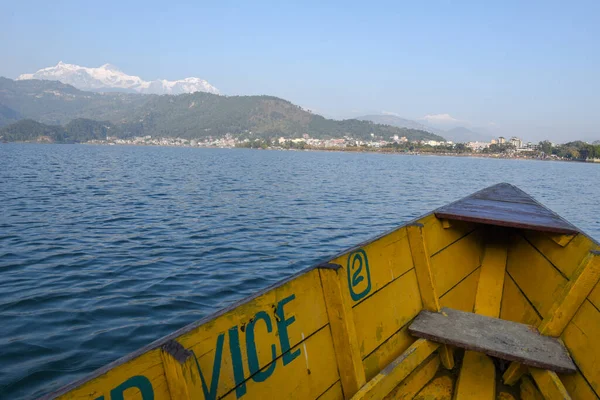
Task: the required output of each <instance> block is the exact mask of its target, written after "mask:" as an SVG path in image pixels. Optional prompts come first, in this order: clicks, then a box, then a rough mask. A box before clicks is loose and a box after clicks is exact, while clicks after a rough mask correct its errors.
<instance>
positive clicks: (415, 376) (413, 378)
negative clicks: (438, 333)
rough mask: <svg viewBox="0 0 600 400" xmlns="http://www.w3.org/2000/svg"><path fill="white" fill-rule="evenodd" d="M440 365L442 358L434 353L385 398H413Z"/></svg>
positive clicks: (389, 399) (399, 399) (405, 399)
mask: <svg viewBox="0 0 600 400" xmlns="http://www.w3.org/2000/svg"><path fill="white" fill-rule="evenodd" d="M439 366H440V358H439V357H438V356H437V354H432V355H431V356H429V358H428V359H427V360H425V361H424V362H423V363H422V364H421V365H420V366H419V367H418V368H417V369H415V370H414V371H413V372H412V373H411V374H410V375H409V376H408V377H407V378H406V379H404V381H402V383H401V384H399V385H398V386H396V387H395V388H394V390H392V391H391V392H390V393H389V394H388V395H387V396H385V397H384V399H385V400H392V399H393V400H409V399H413V398H414V397H415V395H416V394H417V393H419V391H421V389H423V387H424V386H425V385H426V384H427V383H428V382H429V381H431V379H433V377H434V376H435V374H436V372H437V370H438V368H439Z"/></svg>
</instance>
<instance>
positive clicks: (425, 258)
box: [406, 224, 440, 311]
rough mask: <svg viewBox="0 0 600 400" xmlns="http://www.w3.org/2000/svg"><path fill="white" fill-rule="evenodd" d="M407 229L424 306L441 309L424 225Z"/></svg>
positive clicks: (429, 308)
mask: <svg viewBox="0 0 600 400" xmlns="http://www.w3.org/2000/svg"><path fill="white" fill-rule="evenodd" d="M406 230H407V232H408V242H409V245H410V251H411V254H412V260H413V264H414V266H415V272H416V273H417V281H418V282H419V291H420V292H421V300H422V301H423V308H425V309H426V310H429V311H439V310H440V303H439V297H438V295H437V292H436V289H435V284H434V282H433V273H432V272H431V265H430V261H429V254H427V245H426V244H425V236H424V235H423V226H422V225H419V224H413V225H409V226H407V227H406Z"/></svg>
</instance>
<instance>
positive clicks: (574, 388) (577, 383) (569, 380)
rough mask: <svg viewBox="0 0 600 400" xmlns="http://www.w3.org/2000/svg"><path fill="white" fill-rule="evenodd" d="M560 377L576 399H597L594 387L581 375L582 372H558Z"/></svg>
mask: <svg viewBox="0 0 600 400" xmlns="http://www.w3.org/2000/svg"><path fill="white" fill-rule="evenodd" d="M558 377H559V378H560V380H561V381H562V383H563V384H564V385H565V389H567V392H569V395H571V398H573V399H575V400H588V399H591V400H597V399H598V396H597V395H596V393H594V389H592V388H591V386H590V384H589V383H588V382H587V381H586V380H585V378H584V377H583V376H582V375H581V372H576V373H574V374H558Z"/></svg>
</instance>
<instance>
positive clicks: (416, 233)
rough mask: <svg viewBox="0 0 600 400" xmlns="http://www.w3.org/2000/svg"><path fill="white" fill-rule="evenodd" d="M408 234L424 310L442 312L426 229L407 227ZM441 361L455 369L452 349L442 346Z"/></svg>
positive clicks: (414, 225)
mask: <svg viewBox="0 0 600 400" xmlns="http://www.w3.org/2000/svg"><path fill="white" fill-rule="evenodd" d="M406 230H407V233H408V242H409V245H410V252H411V255H412V260H413V264H414V266H415V272H416V274H417V281H418V283H419V293H420V294H421V300H422V302H423V308H424V309H426V310H431V311H439V310H440V301H439V296H438V293H437V291H436V283H435V281H434V278H433V273H432V271H431V263H430V258H429V254H428V253H427V244H426V241H425V235H424V229H423V225H422V224H411V225H408V226H407V227H406ZM440 360H441V362H442V364H443V365H444V367H446V368H447V369H452V368H454V354H453V352H452V349H451V348H450V347H448V346H446V345H442V348H441V349H440Z"/></svg>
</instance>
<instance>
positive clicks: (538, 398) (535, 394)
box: [520, 376, 544, 400]
mask: <svg viewBox="0 0 600 400" xmlns="http://www.w3.org/2000/svg"><path fill="white" fill-rule="evenodd" d="M520 394H521V400H544V396H542V394H541V393H540V391H539V390H538V388H537V387H536V386H535V384H534V383H533V382H532V381H531V379H529V377H527V376H524V377H523V379H521V386H520Z"/></svg>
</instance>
